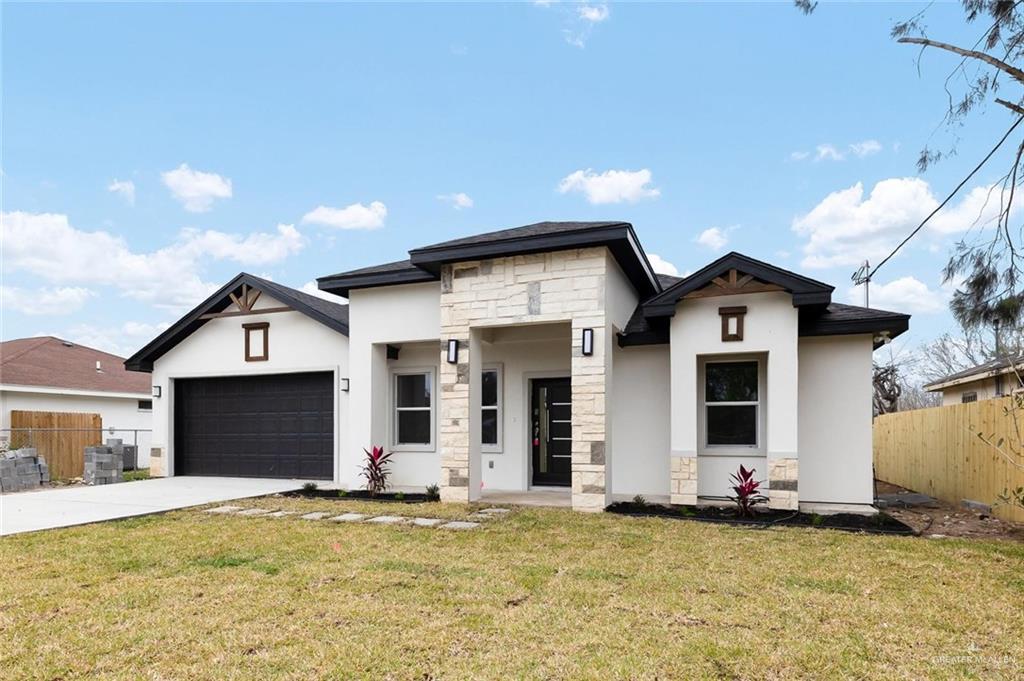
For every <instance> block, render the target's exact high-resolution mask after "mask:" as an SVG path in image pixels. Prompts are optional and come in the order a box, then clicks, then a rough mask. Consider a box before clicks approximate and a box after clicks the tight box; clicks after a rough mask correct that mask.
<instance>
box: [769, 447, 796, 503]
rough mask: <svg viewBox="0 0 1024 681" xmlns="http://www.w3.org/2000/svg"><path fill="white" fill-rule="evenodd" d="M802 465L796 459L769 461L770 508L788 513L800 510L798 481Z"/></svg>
mask: <svg viewBox="0 0 1024 681" xmlns="http://www.w3.org/2000/svg"><path fill="white" fill-rule="evenodd" d="M799 479H800V465H799V460H798V459H796V458H769V459H768V507H769V508H777V509H783V510H788V511H796V510H798V509H799V508H800V496H799V489H798V480H799Z"/></svg>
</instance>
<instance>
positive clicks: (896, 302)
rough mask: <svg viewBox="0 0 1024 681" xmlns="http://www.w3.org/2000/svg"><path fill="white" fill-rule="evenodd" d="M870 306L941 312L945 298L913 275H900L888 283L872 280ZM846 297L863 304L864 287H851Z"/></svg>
mask: <svg viewBox="0 0 1024 681" xmlns="http://www.w3.org/2000/svg"><path fill="white" fill-rule="evenodd" d="M869 294H870V299H869V302H870V304H871V307H874V308H879V309H882V310H893V311H895V312H909V313H914V314H920V313H929V312H941V311H942V310H944V309H945V308H946V299H945V296H944V295H943V294H942V292H941V291H932V290H931V289H929V288H928V286H927V284H925V283H924V282H922V281H920V280H918V279H916V278H914V277H901V278H899V279H895V280H893V281H890V282H889V283H888V284H878V283H875V282H872V284H871V288H870V291H869ZM846 299H847V300H848V301H849V302H850V303H852V304H854V305H863V304H864V289H863V288H862V287H861V286H854V287H851V288H850V289H849V290H848V291H847V295H846Z"/></svg>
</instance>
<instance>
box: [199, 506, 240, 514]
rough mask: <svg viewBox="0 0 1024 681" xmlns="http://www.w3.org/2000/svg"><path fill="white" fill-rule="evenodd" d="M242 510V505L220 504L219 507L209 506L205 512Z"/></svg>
mask: <svg viewBox="0 0 1024 681" xmlns="http://www.w3.org/2000/svg"><path fill="white" fill-rule="evenodd" d="M241 510H242V507H241V506H218V507H217V508H208V509H206V510H205V511H203V513H234V512H235V511H241Z"/></svg>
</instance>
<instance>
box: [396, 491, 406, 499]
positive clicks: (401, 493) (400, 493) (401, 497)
mask: <svg viewBox="0 0 1024 681" xmlns="http://www.w3.org/2000/svg"><path fill="white" fill-rule="evenodd" d="M395 501H405V492H395Z"/></svg>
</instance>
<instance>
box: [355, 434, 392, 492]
mask: <svg viewBox="0 0 1024 681" xmlns="http://www.w3.org/2000/svg"><path fill="white" fill-rule="evenodd" d="M363 451H364V452H366V462H365V463H363V466H362V472H361V473H360V475H362V476H363V477H364V478H366V491H367V492H369V493H370V495H371V496H377V495H378V494H380V493H381V492H383V491H384V490H386V489H387V488H388V478H389V477H390V476H391V469H390V468H388V465H389V464H390V463H391V452H385V451H384V448H383V447H376V446H374V447H372V451H367V450H365V449H364V450H363Z"/></svg>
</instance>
